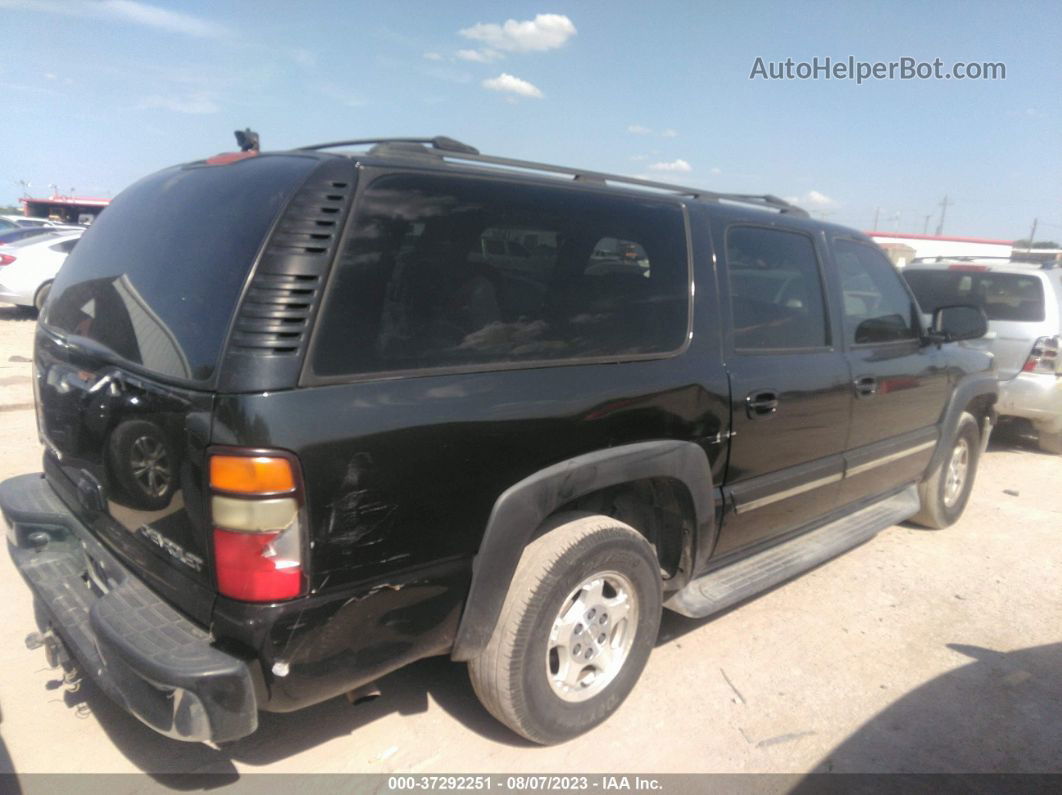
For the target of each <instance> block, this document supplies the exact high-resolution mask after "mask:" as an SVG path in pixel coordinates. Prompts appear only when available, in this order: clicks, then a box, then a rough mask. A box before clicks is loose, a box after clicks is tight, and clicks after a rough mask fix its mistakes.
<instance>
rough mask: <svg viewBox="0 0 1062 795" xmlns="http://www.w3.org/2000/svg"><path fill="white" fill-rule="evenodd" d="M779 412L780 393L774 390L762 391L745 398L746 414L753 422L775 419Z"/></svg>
mask: <svg viewBox="0 0 1062 795" xmlns="http://www.w3.org/2000/svg"><path fill="white" fill-rule="evenodd" d="M776 411H778V393H777V392H776V391H775V390H773V389H761V390H760V391H758V392H750V393H749V394H747V395H746V396H745V413H746V414H748V416H749V419H751V420H764V419H767V418H768V417H773V416H774V413H775V412H776Z"/></svg>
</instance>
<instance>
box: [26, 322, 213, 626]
mask: <svg viewBox="0 0 1062 795" xmlns="http://www.w3.org/2000/svg"><path fill="white" fill-rule="evenodd" d="M34 364H35V366H36V370H37V374H36V383H35V386H36V390H37V418H38V424H39V430H40V433H41V437H42V440H43V441H44V444H45V448H46V452H45V462H44V463H45V473H46V475H47V477H48V480H49V482H50V483H51V484H52V486H53V488H54V489H55V490H56V492H57V493H58V494H59V496H60V497H61V498H62V499H63V501H64V502H65V503H66V505H67V506H68V507H69V508H70V509H71V511H73V513H74V514H75V515H76V516H77V518H78V519H80V520H81V522H83V523H84V524H85V526H86V527H87V528H88V529H89V530H90V532H92V533H93V534H94V535H95V536H96V537H97V538H99V539H100V540H101V541H103V542H105V543H106V544H107V545H108V546H109V547H110V548H111V549H112V550H114V551H115V552H116V553H117V554H118V555H119V556H120V557H121V558H122V559H123V561H124V562H125V563H126V564H127V565H129V566H130V567H131V568H133V570H134V571H136V572H137V574H138V575H140V576H141V577H142V578H143V579H144V580H145V581H147V582H148V584H149V585H152V586H153V587H154V588H155V589H156V590H157V591H159V592H160V593H161V594H163V595H164V596H166V597H167V598H168V599H169V601H171V602H172V603H174V604H176V605H178V606H179V607H181V608H182V609H184V610H185V611H186V612H187V613H188V614H189V615H191V616H193V617H195V618H197V619H198V620H200V621H202V622H204V623H205V622H207V621H208V620H209V615H210V609H211V607H212V604H213V598H214V588H213V576H212V573H211V570H210V563H209V549H208V545H207V540H208V539H209V538H210V533H209V529H210V528H209V526H208V523H209V519H208V514H207V505H206V502H205V499H204V496H203V495H204V466H205V461H206V445H207V443H208V441H209V437H208V431H209V428H210V412H211V407H212V405H213V397H212V395H211V393H209V392H200V391H195V390H191V389H185V388H178V387H174V386H168V385H164V384H161V383H158V382H155V381H152V380H150V379H147V378H145V377H144V376H141V375H136V374H134V373H130V372H128V371H126V370H123V369H122V368H120V367H117V366H115V365H113V364H108V363H107V362H104V361H102V360H100V359H97V358H95V357H94V356H93V355H92V354H90V353H88V352H86V351H84V350H81V349H78V348H74V347H71V346H67V345H64V344H63V343H61V342H60V341H59V340H58V339H57V338H55V337H53V336H52V335H50V334H48V333H47V332H45V331H43V330H42V331H38V337H37V351H36V356H35V361H34Z"/></svg>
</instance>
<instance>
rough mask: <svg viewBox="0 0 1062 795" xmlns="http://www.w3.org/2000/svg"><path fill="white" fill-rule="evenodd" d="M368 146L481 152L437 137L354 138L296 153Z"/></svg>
mask: <svg viewBox="0 0 1062 795" xmlns="http://www.w3.org/2000/svg"><path fill="white" fill-rule="evenodd" d="M366 144H431V145H432V147H434V148H435V149H438V150H439V151H442V152H462V153H464V154H468V155H478V154H479V150H478V149H476V147H474V146H469V145H468V144H463V143H461V142H460V141H456V140H454V139H453V138H447V137H446V136H445V135H436V136H435V137H434V138H354V139H351V140H349V141H331V142H329V143H326V144H313V145H312V146H300V147H299V148H298V149H297V150H296V151H298V152H308V151H315V150H317V149H335V148H336V147H337V146H363V145H366Z"/></svg>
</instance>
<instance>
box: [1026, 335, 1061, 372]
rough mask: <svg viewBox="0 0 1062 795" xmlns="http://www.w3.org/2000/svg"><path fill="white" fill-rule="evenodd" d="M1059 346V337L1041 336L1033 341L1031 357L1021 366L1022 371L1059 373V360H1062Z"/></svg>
mask: <svg viewBox="0 0 1062 795" xmlns="http://www.w3.org/2000/svg"><path fill="white" fill-rule="evenodd" d="M1059 347H1060V345H1059V338H1058V337H1040V339H1038V340H1037V341H1036V342H1034V343H1033V349H1032V352H1031V353H1030V354H1029V358H1028V359H1026V360H1025V365H1024V366H1023V367H1022V368H1021V371H1022V372H1023V373H1045V374H1048V375H1059V374H1060V371H1059V369H1058V368H1059V362H1060V361H1062V360H1060V359H1059V356H1058V349H1059Z"/></svg>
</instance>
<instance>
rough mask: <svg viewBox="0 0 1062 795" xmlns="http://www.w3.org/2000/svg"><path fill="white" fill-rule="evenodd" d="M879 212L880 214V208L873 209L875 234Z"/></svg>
mask: <svg viewBox="0 0 1062 795" xmlns="http://www.w3.org/2000/svg"><path fill="white" fill-rule="evenodd" d="M880 212H881V208H880V207H875V208H874V231H875V232H877V231H878V214H879V213H880Z"/></svg>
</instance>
